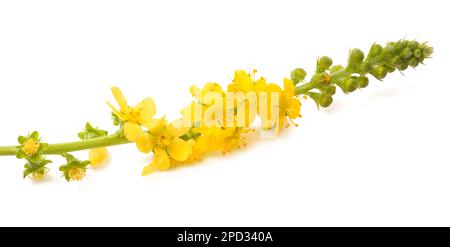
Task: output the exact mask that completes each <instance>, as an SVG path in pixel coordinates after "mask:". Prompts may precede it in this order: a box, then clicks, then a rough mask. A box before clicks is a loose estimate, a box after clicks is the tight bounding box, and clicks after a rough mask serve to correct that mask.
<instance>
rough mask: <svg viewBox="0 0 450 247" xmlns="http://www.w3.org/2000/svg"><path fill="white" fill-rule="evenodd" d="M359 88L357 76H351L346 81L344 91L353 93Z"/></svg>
mask: <svg viewBox="0 0 450 247" xmlns="http://www.w3.org/2000/svg"><path fill="white" fill-rule="evenodd" d="M356 88H358V84H357V82H356V77H354V76H351V77H349V78H347V79H346V80H345V81H344V88H343V89H344V92H346V93H351V92H353V91H355V90H356Z"/></svg>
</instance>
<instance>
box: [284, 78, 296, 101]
mask: <svg viewBox="0 0 450 247" xmlns="http://www.w3.org/2000/svg"><path fill="white" fill-rule="evenodd" d="M294 93H295V85H294V82H293V81H292V80H290V79H287V78H285V79H284V94H285V98H287V99H291V98H292V97H294Z"/></svg>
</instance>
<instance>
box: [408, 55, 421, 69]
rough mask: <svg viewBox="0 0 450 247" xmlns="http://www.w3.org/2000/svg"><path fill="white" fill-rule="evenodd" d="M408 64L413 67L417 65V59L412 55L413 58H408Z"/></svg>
mask: <svg viewBox="0 0 450 247" xmlns="http://www.w3.org/2000/svg"><path fill="white" fill-rule="evenodd" d="M408 65H409V66H411V67H413V68H415V67H417V65H419V61H417V59H416V58H415V57H413V58H411V59H409V61H408Z"/></svg>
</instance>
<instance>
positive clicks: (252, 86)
mask: <svg viewBox="0 0 450 247" xmlns="http://www.w3.org/2000/svg"><path fill="white" fill-rule="evenodd" d="M255 74H256V70H253V73H252V74H250V73H247V72H246V71H244V70H237V71H235V73H234V79H233V83H231V84H229V85H228V88H227V91H228V93H235V94H236V93H243V94H244V96H245V97H246V98H245V101H244V102H243V103H244V105H243V106H239V105H237V103H238V102H235V105H234V108H235V109H240V108H239V107H243V109H244V110H245V111H244V114H245V115H244V116H239V117H237V119H239V118H240V117H245V118H244V126H238V127H248V126H249V125H250V124H251V123H252V122H253V121H254V120H255V118H256V116H257V113H258V111H259V110H258V105H259V94H260V93H261V92H263V91H264V90H265V88H266V79H265V78H264V77H260V78H259V79H258V80H256V79H255ZM251 93H254V95H253V97H254V98H252V95H251ZM229 95H231V94H229ZM241 104H242V102H241ZM236 114H242V112H239V110H237V112H236ZM239 125H242V124H241V123H239Z"/></svg>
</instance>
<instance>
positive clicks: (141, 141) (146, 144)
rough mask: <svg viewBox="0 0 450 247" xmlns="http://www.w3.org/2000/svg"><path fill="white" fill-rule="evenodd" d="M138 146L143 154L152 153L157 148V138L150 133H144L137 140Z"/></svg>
mask: <svg viewBox="0 0 450 247" xmlns="http://www.w3.org/2000/svg"><path fill="white" fill-rule="evenodd" d="M136 146H137V148H138V149H139V151H141V152H143V153H150V152H151V151H152V150H153V148H154V147H155V138H154V137H153V136H152V135H150V134H149V133H143V134H142V135H141V136H140V137H139V138H138V139H137V140H136Z"/></svg>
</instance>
